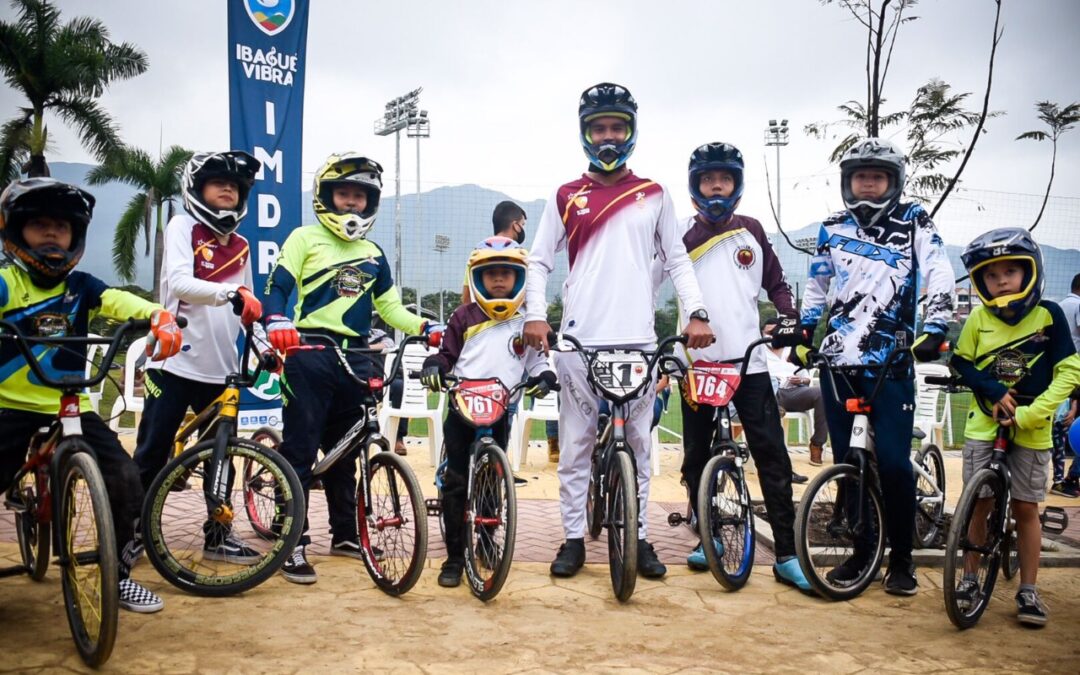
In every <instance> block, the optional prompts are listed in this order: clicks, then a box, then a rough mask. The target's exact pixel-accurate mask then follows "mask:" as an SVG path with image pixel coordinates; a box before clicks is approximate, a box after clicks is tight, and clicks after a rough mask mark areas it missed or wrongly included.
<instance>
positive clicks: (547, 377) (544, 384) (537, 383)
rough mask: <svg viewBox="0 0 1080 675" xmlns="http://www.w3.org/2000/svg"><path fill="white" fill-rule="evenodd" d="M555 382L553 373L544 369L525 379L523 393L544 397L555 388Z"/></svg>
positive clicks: (534, 396)
mask: <svg viewBox="0 0 1080 675" xmlns="http://www.w3.org/2000/svg"><path fill="white" fill-rule="evenodd" d="M555 383H556V378H555V373H553V372H551V371H550V370H545V371H544V372H542V373H540V374H539V375H536V376H534V377H530V378H529V379H527V380H525V395H526V396H532V397H533V398H544V397H545V396H547V395H548V394H550V393H551V392H552V391H553V390H554V389H555V386H556V384H555Z"/></svg>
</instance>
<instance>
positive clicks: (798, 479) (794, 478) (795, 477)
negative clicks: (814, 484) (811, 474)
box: [791, 471, 810, 484]
mask: <svg viewBox="0 0 1080 675" xmlns="http://www.w3.org/2000/svg"><path fill="white" fill-rule="evenodd" d="M808 480H810V479H809V478H807V477H806V476H804V475H802V474H801V473H795V472H794V471H792V472H791V482H792V483H797V484H802V483H805V482H806V481H808Z"/></svg>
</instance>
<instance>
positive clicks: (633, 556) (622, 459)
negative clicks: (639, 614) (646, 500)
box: [604, 451, 638, 602]
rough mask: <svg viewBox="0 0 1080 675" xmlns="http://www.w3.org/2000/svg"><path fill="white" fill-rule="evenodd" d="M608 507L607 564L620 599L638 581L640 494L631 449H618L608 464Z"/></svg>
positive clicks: (628, 596) (626, 598) (625, 598)
mask: <svg viewBox="0 0 1080 675" xmlns="http://www.w3.org/2000/svg"><path fill="white" fill-rule="evenodd" d="M606 480H607V508H606V509H605V511H606V513H605V514H604V515H605V522H604V524H605V525H607V531H608V567H609V569H610V571H611V588H612V590H614V591H615V597H616V598H617V599H618V600H619V602H626V601H627V600H629V599H630V596H631V595H633V594H634V585H635V584H636V583H637V550H638V549H637V545H638V497H637V478H636V476H635V475H634V464H633V462H631V461H630V452H629V451H627V452H616V453H614V454H613V455H612V458H611V463H610V464H609V465H608V475H607V477H606Z"/></svg>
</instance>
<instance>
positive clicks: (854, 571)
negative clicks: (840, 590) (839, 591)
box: [825, 555, 866, 586]
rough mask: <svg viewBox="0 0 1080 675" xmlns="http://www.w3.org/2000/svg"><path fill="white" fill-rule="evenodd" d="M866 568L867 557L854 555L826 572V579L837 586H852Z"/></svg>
mask: <svg viewBox="0 0 1080 675" xmlns="http://www.w3.org/2000/svg"><path fill="white" fill-rule="evenodd" d="M865 568H866V559H865V558H863V557H862V556H858V555H854V556H851V557H850V558H848V559H847V560H845V561H844V562H842V563H840V564H839V565H837V566H836V567H834V568H832V569H831V570H829V571H828V572H827V573H826V574H825V580H826V581H828V582H829V583H830V584H833V585H835V586H850V585H852V584H853V583H855V581H856V580H858V578H859V577H860V576H862V573H863V570H864V569H865Z"/></svg>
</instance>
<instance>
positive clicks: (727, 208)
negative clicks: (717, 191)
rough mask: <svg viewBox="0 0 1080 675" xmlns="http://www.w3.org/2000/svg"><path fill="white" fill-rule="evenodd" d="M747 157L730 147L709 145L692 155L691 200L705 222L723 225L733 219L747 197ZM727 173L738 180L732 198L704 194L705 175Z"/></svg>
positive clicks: (726, 144)
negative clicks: (722, 223)
mask: <svg viewBox="0 0 1080 675" xmlns="http://www.w3.org/2000/svg"><path fill="white" fill-rule="evenodd" d="M743 168H744V164H743V156H742V153H741V152H739V149H738V148H736V147H735V146H734V145H731V144H730V143H706V144H705V145H702V146H701V147H699V148H698V149H696V150H694V152H693V154H691V155H690V198H691V199H692V200H693V201H694V208H695V209H697V212H698V215H700V216H701V217H702V218H703V219H704V220H705V221H707V222H709V223H719V222H722V221H725V220H727V219H728V218H729V217H731V214H732V213H734V212H735V209H736V207H738V205H739V200H740V199H742V194H743ZM717 170H719V171H727V172H728V173H730V174H731V176H732V177H733V178H734V179H735V189H734V190H733V191H732V192H731V196H730V197H706V196H705V195H703V194H702V193H701V188H700V185H699V184H700V183H701V174H703V173H705V172H706V171H717Z"/></svg>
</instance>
